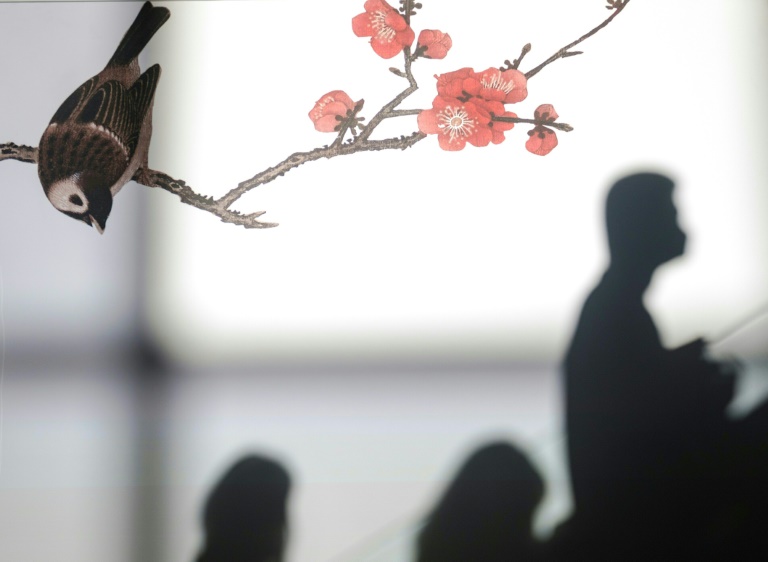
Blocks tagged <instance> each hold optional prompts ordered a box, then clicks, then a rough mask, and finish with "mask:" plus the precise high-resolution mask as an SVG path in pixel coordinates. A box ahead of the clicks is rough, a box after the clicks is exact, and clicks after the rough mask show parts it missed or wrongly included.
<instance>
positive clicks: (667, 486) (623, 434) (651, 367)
mask: <svg viewBox="0 0 768 562" xmlns="http://www.w3.org/2000/svg"><path fill="white" fill-rule="evenodd" d="M673 187H674V184H673V182H672V180H670V179H669V178H667V177H665V176H663V175H659V174H654V173H641V174H635V175H631V176H628V177H625V178H623V179H621V180H619V181H618V182H616V184H615V185H614V186H613V187H612V189H611V190H610V192H609V194H608V197H607V200H606V227H607V234H608V247H609V251H610V264H609V266H608V269H607V271H606V272H605V274H604V275H603V277H602V279H601V280H600V282H599V283H598V285H597V286H596V287H595V289H594V290H593V291H592V293H591V294H590V295H589V297H588V298H587V300H586V302H585V303H584V307H583V309H582V312H581V316H580V318H579V321H578V324H577V327H576V331H575V334H574V336H573V339H572V341H571V344H570V347H569V349H568V352H567V355H566V358H565V365H564V371H565V388H566V394H565V405H566V424H567V434H568V459H569V464H570V471H571V479H572V489H573V495H574V503H575V508H576V509H575V520H576V521H578V524H576V525H575V529H577V531H576V532H577V534H578V535H579V539H580V540H581V541H582V543H583V544H584V545H588V546H589V549H590V550H591V554H592V555H598V554H602V555H605V556H611V557H613V556H619V557H620V559H625V560H626V559H653V558H656V559H659V557H660V556H661V557H662V558H664V557H666V556H670V555H672V554H673V553H674V555H680V556H689V555H690V554H691V553H692V549H693V548H694V546H693V545H694V542H696V541H698V542H701V538H700V535H701V533H702V530H706V529H708V528H709V527H710V526H711V519H712V513H713V511H716V510H719V509H721V507H722V504H723V503H724V502H725V501H726V497H727V495H728V494H727V491H726V480H727V479H728V476H727V467H726V466H725V465H724V464H723V463H717V462H715V463H713V462H712V461H713V460H714V459H715V458H716V456H717V455H716V453H717V448H718V447H719V445H718V443H720V442H721V441H722V435H723V434H724V431H725V424H726V419H725V415H724V410H725V408H726V406H727V405H728V403H729V401H730V400H731V398H732V397H733V391H734V385H733V373H732V372H729V371H728V370H727V369H726V368H725V367H723V366H721V365H718V364H716V363H713V362H710V361H708V360H707V359H705V358H704V351H705V346H704V342H703V341H702V340H696V341H694V342H691V343H690V344H687V345H685V346H683V347H681V348H678V349H674V350H668V349H665V348H664V347H663V345H662V344H661V341H660V339H659V334H658V332H657V330H656V326H655V325H654V322H653V320H652V318H651V316H650V314H649V313H648V311H647V310H646V308H645V306H644V304H643V296H644V294H645V292H646V290H647V289H648V287H649V285H650V284H651V280H652V277H653V274H654V272H655V271H656V269H657V268H658V267H659V266H660V265H662V264H664V263H666V262H668V261H670V260H672V259H674V258H676V257H678V256H681V255H682V254H683V252H684V250H685V242H686V236H685V234H684V233H683V231H682V230H681V229H680V227H679V226H678V223H677V211H676V209H675V206H674V203H673V200H672V195H673ZM630 557H631V558H630ZM617 559H619V558H617ZM687 559H690V558H687Z"/></svg>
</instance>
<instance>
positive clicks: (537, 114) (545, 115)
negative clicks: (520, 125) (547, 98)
mask: <svg viewBox="0 0 768 562" xmlns="http://www.w3.org/2000/svg"><path fill="white" fill-rule="evenodd" d="M533 116H534V118H535V119H536V121H547V122H548V123H554V122H555V121H557V118H558V117H560V116H559V115H558V114H557V111H555V108H554V107H553V106H552V104H551V103H544V104H541V105H540V106H539V107H537V108H536V111H534V112H533Z"/></svg>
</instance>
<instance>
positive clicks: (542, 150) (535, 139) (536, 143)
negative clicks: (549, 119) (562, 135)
mask: <svg viewBox="0 0 768 562" xmlns="http://www.w3.org/2000/svg"><path fill="white" fill-rule="evenodd" d="M556 146H557V135H556V134H555V132H554V131H553V130H552V129H549V128H547V127H544V126H542V125H537V126H536V127H534V128H533V129H531V130H530V131H528V142H526V143H525V148H526V150H528V152H532V153H534V154H538V155H539V156H546V155H547V154H549V153H550V152H552V150H553V149H554V148H555V147H556Z"/></svg>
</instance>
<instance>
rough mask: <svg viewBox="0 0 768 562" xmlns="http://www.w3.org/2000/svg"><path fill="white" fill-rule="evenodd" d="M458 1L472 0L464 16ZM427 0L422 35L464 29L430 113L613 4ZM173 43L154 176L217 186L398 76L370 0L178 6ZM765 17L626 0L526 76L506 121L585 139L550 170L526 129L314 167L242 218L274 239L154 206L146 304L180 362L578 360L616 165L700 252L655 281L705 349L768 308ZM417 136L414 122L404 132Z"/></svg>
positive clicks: (660, 297) (729, 7) (426, 71)
mask: <svg viewBox="0 0 768 562" xmlns="http://www.w3.org/2000/svg"><path fill="white" fill-rule="evenodd" d="M456 6H458V5H456ZM456 6H453V5H451V6H447V5H445V4H444V3H442V4H441V3H437V2H426V3H425V7H424V9H423V10H422V11H421V12H420V13H419V15H418V17H416V18H415V19H414V22H413V24H414V27H415V28H416V29H417V31H418V30H419V29H421V28H424V27H426V28H438V29H442V30H445V31H447V32H449V33H450V34H451V35H452V37H453V43H454V46H453V50H452V51H451V52H450V53H449V55H448V57H447V58H446V59H445V60H442V61H428V60H421V61H418V62H417V64H415V66H414V69H415V73H416V76H417V79H418V81H419V83H420V85H421V90H420V91H419V92H417V93H416V94H415V95H414V96H413V97H412V99H409V100H408V101H406V103H404V104H403V107H404V108H426V107H428V106H429V105H430V103H431V99H432V97H433V96H434V93H435V90H434V79H433V75H434V74H436V73H443V72H446V71H450V70H454V69H456V68H459V67H461V66H465V65H470V66H474V67H475V68H476V69H484V68H487V67H489V66H496V65H499V64H501V63H502V62H503V60H504V59H506V58H509V59H512V58H515V57H516V56H517V55H518V53H519V49H520V47H521V46H522V45H523V44H524V43H526V42H529V41H530V42H531V43H532V44H533V50H532V52H531V53H530V54H529V55H528V57H527V59H526V61H525V62H524V64H523V65H522V69H523V70H526V69H529V68H531V67H532V66H533V65H534V64H536V63H538V62H539V61H541V60H543V59H545V58H546V57H548V56H549V55H550V54H551V53H553V52H555V51H556V50H557V49H558V48H560V47H561V46H563V45H565V44H566V43H568V42H569V41H571V40H573V39H575V38H577V37H579V36H580V35H581V34H583V33H585V32H586V31H587V30H589V29H591V28H592V27H593V26H594V25H596V24H597V23H598V22H600V21H601V20H602V18H604V17H606V16H607V12H606V10H605V9H604V6H603V3H602V2H600V1H597V0H579V1H574V0H560V1H554V2H538V1H533V0H527V1H523V2H516V3H514V6H512V5H510V4H509V3H508V2H501V1H498V2H497V1H492V0H485V1H480V2H476V3H474V4H473V5H472V6H473V7H472V9H471V10H470V9H466V8H465V7H464V8H462V9H456ZM171 8H172V10H173V16H172V19H171V21H170V23H169V24H168V26H167V29H164V30H163V33H162V34H160V36H159V37H158V39H157V43H156V44H155V45H154V47H155V50H154V52H155V53H157V56H156V58H157V60H159V61H160V62H161V64H163V72H164V74H163V83H162V84H161V87H160V90H159V92H158V97H157V103H156V116H157V117H156V121H155V123H156V126H155V129H156V136H155V145H154V152H153V154H152V158H153V164H154V165H155V166H157V167H159V168H161V169H164V170H165V171H167V172H169V173H170V174H172V175H174V176H177V177H182V178H184V179H185V180H187V181H188V182H189V183H190V184H191V185H192V186H194V187H196V188H197V189H198V190H200V191H201V192H204V193H206V194H211V195H214V196H218V195H221V194H223V193H224V192H226V191H227V190H228V189H230V188H232V187H234V186H235V185H236V184H237V183H238V182H239V181H242V180H244V179H247V178H250V177H251V176H253V175H254V174H255V173H257V172H259V171H261V170H262V169H264V168H266V167H268V166H271V165H274V164H276V163H277V162H279V161H281V160H282V159H283V158H285V157H287V156H288V155H290V154H291V153H293V152H296V151H301V150H308V149H311V148H313V147H316V146H320V145H323V144H325V143H329V142H331V141H332V140H333V137H332V135H330V136H329V135H323V134H321V133H317V132H315V131H314V129H313V128H312V124H311V123H310V121H309V119H308V118H307V112H308V111H309V110H310V109H311V108H312V106H313V104H314V102H315V100H316V99H318V98H319V97H320V96H321V95H323V94H324V93H326V92H328V91H330V90H333V89H343V90H345V91H347V92H348V93H349V94H350V95H351V96H352V97H353V99H359V98H364V99H365V102H366V107H365V110H364V112H363V113H364V115H366V116H368V117H370V116H371V115H372V113H373V112H374V111H375V110H376V109H377V108H378V107H380V106H381V105H382V104H383V103H385V102H386V101H388V100H389V99H391V98H392V97H394V95H395V94H397V93H398V92H399V91H400V90H401V89H402V88H403V87H404V85H405V81H404V80H402V79H401V78H398V77H396V76H394V75H392V74H390V73H389V72H388V71H387V68H388V67H390V66H393V65H395V66H397V65H401V64H402V63H401V60H400V59H399V58H395V59H391V60H388V61H385V60H383V59H381V58H379V57H378V56H376V55H375V54H374V53H373V51H372V50H371V49H370V47H369V46H368V45H367V40H366V39H360V38H357V37H355V36H354V35H353V33H352V31H351V26H350V20H351V18H352V17H353V16H354V15H356V14H357V13H359V12H361V11H362V3H361V2H357V1H355V2H352V1H343V2H335V3H333V6H332V7H329V5H327V4H325V3H319V2H310V1H299V0H296V1H262V2H193V3H183V2H174V3H173V4H171ZM767 9H768V8H766V5H765V3H764V2H759V1H757V0H752V1H750V0H746V1H742V2H728V1H725V0H721V1H719V0H709V1H706V2H702V1H701V0H681V1H678V2H674V3H670V2H665V1H663V0H644V1H643V2H632V3H631V4H630V5H629V6H628V7H627V8H626V10H625V12H624V13H622V14H621V15H619V16H618V17H617V18H616V20H615V21H614V22H613V23H612V24H611V25H610V26H609V27H608V28H606V29H604V30H603V31H601V32H600V33H598V34H597V35H596V36H594V37H593V38H591V39H589V40H588V41H587V42H585V43H583V44H582V45H580V46H579V48H583V50H584V51H585V54H583V55H581V56H578V57H573V58H570V59H565V60H561V61H557V62H556V63H554V64H552V65H551V66H549V67H548V68H546V69H544V70H543V71H542V72H541V73H540V74H539V75H537V76H536V77H535V78H533V79H532V80H531V81H530V83H529V96H528V99H527V100H525V101H524V102H523V103H520V104H518V105H517V106H515V107H514V108H513V109H515V111H517V113H518V114H519V115H521V116H530V115H531V114H532V113H533V110H534V109H535V107H536V106H537V105H538V104H540V103H552V104H554V106H555V107H556V109H557V111H558V112H559V114H560V115H561V120H562V121H565V122H568V123H570V124H572V125H573V126H574V127H575V131H573V132H571V133H568V134H565V133H561V134H559V137H560V146H559V147H558V148H557V149H556V150H555V151H554V152H553V153H552V154H550V155H549V156H547V157H544V158H542V157H537V156H534V155H531V154H529V153H527V152H526V151H525V149H524V148H523V145H524V143H525V140H526V139H527V136H526V134H525V133H526V131H527V127H525V126H521V125H518V126H517V128H516V129H515V130H514V131H512V132H510V133H508V134H507V141H506V142H504V143H503V144H502V145H500V146H491V147H488V148H483V149H476V148H472V147H468V148H466V149H465V150H464V151H463V152H461V153H446V152H443V151H441V150H440V149H439V148H438V147H437V142H436V141H435V139H433V138H429V139H426V140H424V141H421V142H420V143H418V144H417V145H416V146H415V147H413V148H412V149H409V150H408V151H406V152H404V153H400V152H382V153H368V154H355V155H351V156H346V157H342V158H336V159H333V160H331V161H321V162H316V163H310V164H306V165H304V166H302V167H301V168H300V169H297V170H294V171H291V172H290V173H289V174H288V175H287V176H285V177H283V178H279V179H278V180H277V181H275V182H274V183H272V184H269V185H266V186H262V187H260V188H258V189H256V190H254V191H252V192H251V193H249V194H248V195H246V196H245V197H244V198H243V199H242V200H241V201H240V202H238V204H237V205H236V207H237V208H238V209H240V210H242V211H244V212H251V211H256V210H266V211H268V212H267V214H266V215H265V216H264V218H265V219H266V220H271V221H276V222H279V223H280V226H279V227H278V228H275V229H272V230H267V231H245V230H243V229H241V228H238V227H234V226H231V225H223V224H221V223H219V221H218V220H217V219H215V218H213V217H211V216H209V215H207V214H205V213H202V212H200V211H197V210H194V209H192V208H189V207H187V206H184V205H180V204H179V203H178V201H177V200H176V198H174V197H171V196H169V195H168V194H167V193H162V192H159V191H157V192H153V193H152V194H151V195H152V197H151V208H152V223H151V239H152V250H153V252H152V256H151V268H150V276H149V279H148V285H149V287H150V295H149V305H148V306H149V312H150V317H151V324H152V329H153V331H154V333H155V334H157V336H158V337H159V338H160V339H161V340H162V341H163V342H164V343H165V344H166V345H167V346H168V348H169V349H170V350H172V352H173V354H174V355H175V357H176V358H178V359H182V360H185V361H199V360H201V361H216V360H246V359H284V358H287V357H290V358H291V359H294V360H295V359H306V360H308V361H309V360H313V359H317V358H322V357H341V358H345V357H346V358H349V357H356V358H358V359H363V360H365V359H366V358H367V359H374V358H381V357H385V356H392V355H398V356H403V357H410V358H417V359H424V358H426V359H429V358H430V357H434V356H435V355H439V356H441V357H448V358H464V359H467V358H486V359H487V358H495V359H520V358H529V359H530V358H533V359H542V358H546V359H549V360H552V359H554V358H557V357H559V355H560V354H561V353H562V350H563V348H564V346H565V344H566V342H567V340H568V337H569V336H570V332H571V329H572V324H573V321H574V319H575V315H576V313H577V310H578V307H579V306H580V303H581V301H582V300H583V298H584V295H585V293H586V291H587V290H588V288H589V287H590V285H591V284H593V283H594V281H595V279H596V278H597V277H598V276H599V274H600V273H601V270H602V268H603V267H604V264H605V259H606V258H605V251H604V242H603V232H602V204H603V200H604V197H605V194H606V192H607V189H608V187H609V186H610V184H611V183H612V181H613V180H615V179H616V178H617V177H618V176H620V175H622V174H624V173H627V172H630V171H633V170H636V169H641V168H646V167H652V168H656V169H661V170H665V171H668V172H669V173H670V174H671V175H673V176H674V177H675V178H676V179H677V180H678V184H679V188H678V191H677V201H678V204H679V206H680V216H681V220H682V222H683V224H684V227H685V228H686V230H687V231H688V233H689V236H690V244H689V250H688V254H687V256H686V257H685V258H684V259H682V260H679V261H678V262H677V263H675V264H672V265H670V266H669V267H668V268H666V271H664V272H663V273H662V274H660V275H659V277H658V279H657V283H656V284H655V285H654V286H653V289H652V292H651V295H650V299H649V304H650V306H651V308H652V310H653V312H654V313H655V314H656V316H657V318H658V319H659V321H660V326H661V329H662V332H663V335H664V337H665V339H666V340H667V341H668V342H669V343H670V344H672V343H679V342H681V341H683V340H687V339H689V338H693V337H697V336H699V335H704V336H707V335H712V334H715V333H717V332H718V331H719V330H720V329H721V328H722V327H723V326H725V325H729V324H730V323H732V322H734V321H736V320H738V319H739V318H741V317H742V316H744V315H746V314H748V313H749V312H750V311H751V310H753V309H755V308H757V307H758V306H759V305H760V304H761V303H762V302H764V301H766V300H768V295H767V294H766V293H767V291H766V287H768V261H767V260H766V259H765V256H766V255H768V228H767V227H766V226H765V225H766V220H765V219H766V209H767V207H768V196H766V194H765V193H766V191H765V185H766V164H765V163H764V161H763V159H762V154H763V152H764V150H765V147H766V131H765V128H764V127H763V124H764V123H765V121H766V119H765V118H766V114H765V109H764V103H763V101H762V100H763V99H765V97H766V94H768V92H767V91H766V80H765V71H764V69H765V68H766V66H765V64H764V59H765V57H764V55H765V46H766V39H765V37H764V33H763V23H764V21H765V16H766V10H767ZM387 125H388V127H387V133H388V134H402V133H406V134H407V133H410V132H412V131H413V130H415V129H416V125H415V118H413V117H406V118H401V119H398V120H397V123H394V122H393V123H388V124H387Z"/></svg>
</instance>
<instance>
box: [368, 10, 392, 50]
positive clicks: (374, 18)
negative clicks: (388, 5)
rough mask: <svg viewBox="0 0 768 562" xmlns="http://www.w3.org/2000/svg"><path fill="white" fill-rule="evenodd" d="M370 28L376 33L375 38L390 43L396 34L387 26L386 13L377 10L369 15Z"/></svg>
mask: <svg viewBox="0 0 768 562" xmlns="http://www.w3.org/2000/svg"><path fill="white" fill-rule="evenodd" d="M371 27H373V30H374V32H376V38H377V39H381V40H382V41H386V42H388V43H391V42H392V40H393V39H394V38H395V35H397V32H396V31H395V30H394V29H392V28H391V27H389V26H388V25H387V13H386V12H382V11H381V10H379V11H378V12H374V13H373V14H371Z"/></svg>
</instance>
